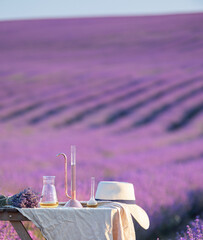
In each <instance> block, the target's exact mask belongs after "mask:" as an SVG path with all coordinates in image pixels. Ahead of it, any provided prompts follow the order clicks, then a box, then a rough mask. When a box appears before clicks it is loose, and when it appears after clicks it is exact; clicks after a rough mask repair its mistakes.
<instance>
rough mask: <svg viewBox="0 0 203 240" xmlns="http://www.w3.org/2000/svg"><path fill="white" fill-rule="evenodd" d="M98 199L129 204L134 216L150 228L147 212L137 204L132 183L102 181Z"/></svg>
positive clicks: (98, 189)
mask: <svg viewBox="0 0 203 240" xmlns="http://www.w3.org/2000/svg"><path fill="white" fill-rule="evenodd" d="M95 198H96V200H97V201H114V202H120V203H126V204H128V208H129V210H130V213H131V215H132V216H133V218H134V219H135V220H136V221H137V222H138V223H139V225H140V226H141V227H143V228H144V229H148V228H149V225H150V222H149V217H148V215H147V213H146V212H145V211H144V209H142V208H141V207H139V206H138V205H137V204H135V192H134V186H133V184H132V183H127V182H113V181H101V182H99V184H98V187H97V191H96V196H95Z"/></svg>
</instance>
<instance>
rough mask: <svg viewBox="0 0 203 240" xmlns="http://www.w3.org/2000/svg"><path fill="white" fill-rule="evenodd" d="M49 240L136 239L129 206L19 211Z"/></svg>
mask: <svg viewBox="0 0 203 240" xmlns="http://www.w3.org/2000/svg"><path fill="white" fill-rule="evenodd" d="M18 210H19V212H21V214H23V215H24V216H25V217H27V218H28V219H30V220H31V221H32V222H33V223H34V224H35V225H36V226H37V227H38V228H39V229H40V230H41V232H42V234H43V236H44V237H45V238H46V239H47V240H135V232H134V226H133V222H132V218H131V215H130V212H129V210H128V208H127V205H126V204H120V203H113V202H110V203H103V204H101V205H100V206H99V207H97V208H65V207H57V208H19V209H18Z"/></svg>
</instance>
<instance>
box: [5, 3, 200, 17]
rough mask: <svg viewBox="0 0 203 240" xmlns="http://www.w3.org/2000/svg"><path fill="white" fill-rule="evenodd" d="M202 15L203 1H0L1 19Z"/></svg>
mask: <svg viewBox="0 0 203 240" xmlns="http://www.w3.org/2000/svg"><path fill="white" fill-rule="evenodd" d="M185 12H186V13H187V12H203V0H100V1H99V0H0V20H13V19H33V18H63V17H85V16H88V17H89V16H90V17H91V16H123V15H133V16H134V15H154V14H170V13H185Z"/></svg>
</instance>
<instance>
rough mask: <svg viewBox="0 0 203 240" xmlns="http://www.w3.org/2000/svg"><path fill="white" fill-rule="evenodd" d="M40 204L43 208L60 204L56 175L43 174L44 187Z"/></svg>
mask: <svg viewBox="0 0 203 240" xmlns="http://www.w3.org/2000/svg"><path fill="white" fill-rule="evenodd" d="M39 204H40V207H43V208H54V207H57V206H58V199H57V195H56V188H55V176H43V189H42V195H41V198H40V203H39Z"/></svg>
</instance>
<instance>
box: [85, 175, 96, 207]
mask: <svg viewBox="0 0 203 240" xmlns="http://www.w3.org/2000/svg"><path fill="white" fill-rule="evenodd" d="M94 189H95V177H91V197H90V200H89V201H88V202H87V206H88V207H97V201H96V200H95V197H94Z"/></svg>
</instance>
